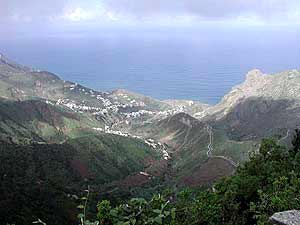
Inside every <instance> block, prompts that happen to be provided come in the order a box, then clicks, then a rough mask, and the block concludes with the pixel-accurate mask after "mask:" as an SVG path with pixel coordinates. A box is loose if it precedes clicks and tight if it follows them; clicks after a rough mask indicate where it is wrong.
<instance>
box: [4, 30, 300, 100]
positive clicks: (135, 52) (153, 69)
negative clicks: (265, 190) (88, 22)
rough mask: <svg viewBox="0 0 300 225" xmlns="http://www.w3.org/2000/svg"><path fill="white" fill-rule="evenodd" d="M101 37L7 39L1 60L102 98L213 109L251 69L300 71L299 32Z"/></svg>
mask: <svg viewBox="0 0 300 225" xmlns="http://www.w3.org/2000/svg"><path fill="white" fill-rule="evenodd" d="M100 31H101V30H100ZM100 31H98V32H97V33H95V34H94V35H91V33H88V34H84V35H83V34H73V35H64V34H62V35H50V36H41V37H39V36H24V37H23V36H20V37H17V36H16V37H10V38H5V39H4V40H1V38H0V52H2V53H3V54H5V55H6V56H7V57H9V58H11V59H13V60H15V61H16V62H18V63H21V64H24V65H27V66H31V67H33V68H36V69H40V70H47V71H50V72H53V73H56V74H58V75H59V76H60V77H61V78H62V79H65V80H70V81H73V82H78V83H80V84H83V85H85V86H88V87H90V88H93V89H95V90H100V91H107V90H113V89H118V88H124V89H128V90H131V91H134V92H138V93H142V94H145V95H147V96H151V97H154V98H158V99H189V100H198V101H201V102H204V103H209V104H216V103H217V102H219V101H220V99H221V98H222V97H223V96H224V95H225V94H226V93H228V92H229V91H230V89H231V88H232V87H233V86H234V85H237V84H239V83H241V82H243V81H244V79H245V74H246V73H247V72H248V71H249V70H251V69H254V68H257V69H260V70H262V71H263V72H265V73H276V72H281V71H284V70H289V69H300V44H299V40H300V35H299V34H300V31H298V30H295V29H291V28H278V27H277V28H274V27H273V28H270V29H266V28H264V27H262V28H257V27H256V28H247V29H246V28H235V27H231V28H224V27H223V28H218V29H213V28H198V29H192V28H190V29H182V30H180V29H176V30H168V29H167V30H164V29H162V30H161V31H160V30H151V31H149V30H135V29H130V30H125V31H124V30H123V31H121V32H119V31H112V30H104V31H103V32H100Z"/></svg>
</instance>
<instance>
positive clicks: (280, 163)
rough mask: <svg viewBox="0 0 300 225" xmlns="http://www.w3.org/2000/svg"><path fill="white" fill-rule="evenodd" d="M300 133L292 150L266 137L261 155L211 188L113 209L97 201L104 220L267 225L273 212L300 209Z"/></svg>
mask: <svg viewBox="0 0 300 225" xmlns="http://www.w3.org/2000/svg"><path fill="white" fill-rule="evenodd" d="M299 138H300V132H299V131H297V132H296V135H295V138H294V141H293V147H292V149H290V150H287V149H286V148H285V147H283V146H280V145H278V144H277V141H276V140H273V139H267V140H263V141H262V144H261V147H260V149H259V152H258V153H255V154H252V155H251V156H250V161H248V162H246V163H245V164H244V165H243V166H240V167H239V168H238V170H237V172H236V174H235V175H234V176H232V177H229V178H225V179H223V180H221V181H219V182H218V183H216V184H215V185H214V187H213V188H212V190H204V191H198V192H196V191H195V190H193V191H192V190H182V191H180V192H179V193H173V194H172V193H168V194H166V195H164V196H161V195H155V196H154V197H153V198H152V199H151V200H150V201H146V200H145V199H140V198H135V199H132V200H130V201H129V202H128V203H127V204H121V205H118V206H116V207H112V206H111V203H110V202H109V201H107V200H103V201H101V202H100V203H99V204H98V219H99V222H100V224H104V225H110V224H128V225H129V224H132V225H134V224H178V225H179V224H180V225H184V224H186V225H190V224H203V225H204V224H205V225H206V224H208V225H217V224H224V225H231V224H235V225H239V224H240V225H243V224H259V225H262V224H268V218H269V216H271V215H272V214H273V213H275V212H278V211H283V210H289V209H297V208H298V209H299V208H300V199H299V196H300V145H299Z"/></svg>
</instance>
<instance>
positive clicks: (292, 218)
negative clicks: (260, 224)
mask: <svg viewBox="0 0 300 225" xmlns="http://www.w3.org/2000/svg"><path fill="white" fill-rule="evenodd" d="M270 222H271V223H273V224H278V225H299V224H300V211H299V210H290V211H285V212H278V213H275V214H274V215H273V216H271V217H270Z"/></svg>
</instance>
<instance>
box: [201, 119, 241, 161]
mask: <svg viewBox="0 0 300 225" xmlns="http://www.w3.org/2000/svg"><path fill="white" fill-rule="evenodd" d="M206 130H207V133H208V135H209V144H208V145H207V152H206V155H207V157H208V158H211V157H214V158H221V159H224V160H226V161H228V162H230V164H231V165H233V166H234V167H238V164H237V163H235V162H234V161H233V160H232V159H230V158H228V157H226V156H214V155H213V154H212V151H213V150H214V148H213V140H214V133H213V128H212V127H211V126H209V125H206Z"/></svg>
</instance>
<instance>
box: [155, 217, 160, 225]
mask: <svg viewBox="0 0 300 225" xmlns="http://www.w3.org/2000/svg"><path fill="white" fill-rule="evenodd" d="M154 221H155V222H156V223H158V224H162V218H161V217H160V216H157V217H155V218H154Z"/></svg>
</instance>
